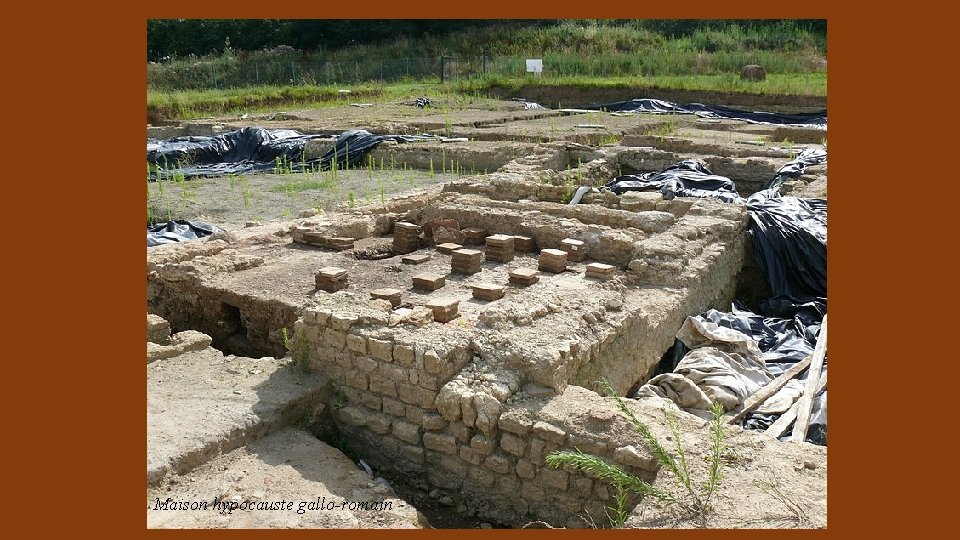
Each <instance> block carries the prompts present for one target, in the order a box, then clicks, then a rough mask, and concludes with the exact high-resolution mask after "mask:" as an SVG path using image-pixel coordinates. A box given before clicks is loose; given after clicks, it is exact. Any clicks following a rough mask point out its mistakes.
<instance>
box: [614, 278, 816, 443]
mask: <svg viewBox="0 0 960 540" xmlns="http://www.w3.org/2000/svg"><path fill="white" fill-rule="evenodd" d="M761 311H763V312H764V313H765V314H766V315H758V314H756V313H753V312H751V311H750V310H748V309H746V308H745V307H744V306H743V305H741V304H740V303H738V302H734V303H733V306H732V307H731V309H730V311H729V312H722V311H717V310H715V309H711V310H708V311H706V312H704V313H701V314H700V315H697V316H696V317H695V318H696V319H699V320H701V321H707V322H712V323H715V324H717V325H718V326H722V327H725V328H730V329H733V330H736V331H738V332H741V333H743V334H745V335H747V336H750V337H751V338H753V340H754V341H755V342H756V343H757V346H758V348H759V349H760V352H762V353H763V359H764V362H765V364H766V366H767V369H768V370H769V371H770V373H771V374H772V375H773V376H777V375H779V374H781V373H783V372H784V371H786V370H787V369H789V368H790V366H792V365H793V364H795V363H797V362H799V361H801V360H803V359H804V358H806V357H807V356H808V355H810V354H812V353H813V350H814V347H815V346H816V343H817V338H818V337H819V336H820V324H821V322H822V321H823V317H824V315H825V314H826V303H825V302H821V301H809V302H800V301H798V300H796V299H794V298H789V297H774V298H771V299H770V300H767V301H766V302H765V303H763V304H761ZM688 352H690V349H689V348H687V346H686V345H684V343H683V342H682V341H680V340H679V339H675V340H674V343H673V346H671V347H670V348H669V349H668V350H667V352H666V353H665V354H664V355H663V357H662V358H661V359H660V363H659V364H658V365H657V369H656V371H655V373H654V375H660V374H661V373H671V372H673V371H674V370H675V369H676V368H677V364H679V363H680V360H681V359H683V357H684V356H685V355H686V354H687V353H688ZM826 369H827V366H826V360H824V366H823V370H824V372H826ZM800 379H801V380H804V379H806V374H804V375H802V376H801V377H800ZM628 395H629V394H628ZM826 410H827V392H826V390H824V391H823V392H821V393H820V394H819V395H818V396H817V397H816V399H815V400H814V407H813V411H812V414H811V420H810V424H811V428H810V430H809V431H808V435H807V440H808V441H809V442H812V443H815V444H824V445H825V444H826V431H827V419H826ZM779 416H780V415H779V414H761V413H749V414H747V415H746V416H745V417H744V418H743V420H742V421H741V423H740V425H741V426H742V427H743V428H744V429H753V430H764V429H766V428H768V427H770V425H771V424H773V422H774V421H776V419H777V418H778V417H779Z"/></svg>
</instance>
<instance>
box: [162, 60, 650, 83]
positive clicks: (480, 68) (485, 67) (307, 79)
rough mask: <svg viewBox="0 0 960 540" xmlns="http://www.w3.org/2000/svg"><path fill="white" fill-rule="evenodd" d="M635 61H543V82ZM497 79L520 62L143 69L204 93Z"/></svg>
mask: <svg viewBox="0 0 960 540" xmlns="http://www.w3.org/2000/svg"><path fill="white" fill-rule="evenodd" d="M635 62H636V59H635V58H634V59H632V60H631V59H626V58H625V59H623V60H618V61H611V62H596V61H589V62H586V61H582V60H581V59H578V58H570V57H564V58H549V57H547V58H545V59H544V72H543V74H542V76H543V77H545V78H549V77H560V76H580V75H584V76H623V75H634V74H638V67H637V65H636V64H635ZM488 75H502V76H506V77H522V76H524V75H526V59H525V58H523V57H489V56H478V57H471V58H466V57H456V56H438V57H432V58H403V59H399V60H393V59H384V60H372V61H370V60H366V61H354V62H349V61H348V62H322V61H303V60H277V61H270V62H264V61H252V60H251V61H244V60H242V59H239V58H237V59H217V60H212V61H197V62H194V63H193V64H185V63H183V62H176V63H153V64H149V65H148V66H147V84H148V86H149V87H150V88H152V89H155V90H187V89H205V88H238V87H243V86H252V85H265V84H269V85H291V84H293V85H296V84H317V85H335V84H346V83H360V82H373V81H379V82H396V81H402V80H405V79H409V80H424V79H426V80H429V79H436V80H437V81H439V82H446V81H455V80H458V79H464V78H478V77H486V76H488Z"/></svg>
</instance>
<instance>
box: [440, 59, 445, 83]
mask: <svg viewBox="0 0 960 540" xmlns="http://www.w3.org/2000/svg"><path fill="white" fill-rule="evenodd" d="M445 61H446V57H443V56H441V57H440V84H443V78H444V75H445V71H446V70H445V69H444V67H445V65H444V64H445Z"/></svg>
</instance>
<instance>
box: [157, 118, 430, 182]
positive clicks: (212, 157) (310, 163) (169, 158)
mask: <svg viewBox="0 0 960 540" xmlns="http://www.w3.org/2000/svg"><path fill="white" fill-rule="evenodd" d="M317 138H325V137H324V136H323V135H304V134H302V133H300V132H298V131H294V130H291V129H264V128H257V127H246V128H243V129H239V130H235V131H229V132H226V133H221V134H219V135H216V136H213V137H178V138H175V139H170V140H168V141H157V140H150V141H147V161H148V162H150V163H153V164H155V165H157V166H158V167H159V169H158V171H157V172H156V173H153V174H151V179H152V180H155V179H156V178H157V175H160V177H161V178H165V179H169V178H172V177H174V175H175V174H177V173H180V174H182V175H183V176H184V178H196V177H217V176H226V175H228V174H250V173H261V172H272V171H274V170H276V167H277V159H278V158H280V160H281V161H283V162H284V166H287V167H289V168H290V169H291V170H292V171H294V172H303V171H307V170H328V169H330V168H331V167H332V164H333V163H334V162H336V164H337V167H346V166H347V165H348V164H349V165H351V166H353V165H357V164H359V163H361V162H362V161H363V159H364V158H365V157H366V155H367V153H368V152H370V150H372V149H373V148H374V147H375V146H377V145H378V144H380V143H381V142H383V141H387V140H392V141H397V142H410V141H417V140H442V137H438V136H435V135H374V134H372V133H370V132H369V131H366V130H362V129H356V130H350V131H345V132H343V133H342V134H340V136H339V137H338V138H337V141H336V144H335V146H334V147H333V148H331V149H330V150H329V151H328V152H327V153H326V154H324V155H323V156H321V157H320V158H316V159H311V160H306V159H304V156H303V148H304V146H306V144H307V142H309V141H310V140H311V139H317Z"/></svg>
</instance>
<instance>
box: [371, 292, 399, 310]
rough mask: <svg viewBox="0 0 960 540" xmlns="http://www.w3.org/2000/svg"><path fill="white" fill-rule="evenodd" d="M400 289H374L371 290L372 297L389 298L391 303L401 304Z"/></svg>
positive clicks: (394, 304)
mask: <svg viewBox="0 0 960 540" xmlns="http://www.w3.org/2000/svg"><path fill="white" fill-rule="evenodd" d="M400 294H401V292H400V289H374V290H372V291H370V298H371V299H374V300H388V301H389V302H390V305H392V306H393V307H397V306H399V305H400Z"/></svg>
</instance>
